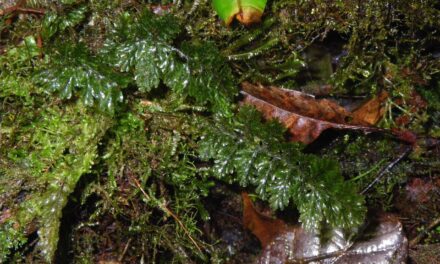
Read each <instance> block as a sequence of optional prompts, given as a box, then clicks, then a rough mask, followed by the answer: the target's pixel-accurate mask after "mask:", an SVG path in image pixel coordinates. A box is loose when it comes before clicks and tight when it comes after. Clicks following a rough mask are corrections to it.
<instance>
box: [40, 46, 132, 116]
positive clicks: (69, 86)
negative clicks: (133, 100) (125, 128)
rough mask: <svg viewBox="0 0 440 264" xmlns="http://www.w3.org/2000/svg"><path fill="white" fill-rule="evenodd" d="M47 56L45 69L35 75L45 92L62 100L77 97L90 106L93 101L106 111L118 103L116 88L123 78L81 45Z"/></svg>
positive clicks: (118, 89) (56, 50) (67, 47)
mask: <svg viewBox="0 0 440 264" xmlns="http://www.w3.org/2000/svg"><path fill="white" fill-rule="evenodd" d="M49 57H50V58H49V60H50V63H49V64H48V65H47V68H46V69H45V70H43V71H40V72H38V73H37V74H36V76H35V80H36V82H37V83H39V84H41V85H42V86H43V88H44V89H45V90H46V91H47V92H58V93H59V95H60V97H61V98H62V99H70V98H72V96H74V95H79V96H80V97H81V98H82V100H83V102H84V104H85V105H87V106H92V105H94V103H95V101H96V102H97V103H98V106H99V108H100V109H102V110H105V111H108V112H113V111H114V107H115V103H116V102H120V101H122V99H123V98H122V92H121V91H120V88H121V87H124V86H125V85H126V80H125V78H124V77H123V76H122V75H119V74H117V73H116V72H114V71H113V70H112V69H111V68H110V67H109V66H107V65H106V64H104V63H103V62H102V59H101V58H99V57H97V56H94V55H92V54H90V53H89V52H88V50H87V49H86V47H85V46H84V45H82V44H78V45H72V44H64V45H58V48H57V49H54V50H53V51H52V52H51V53H50V54H49Z"/></svg>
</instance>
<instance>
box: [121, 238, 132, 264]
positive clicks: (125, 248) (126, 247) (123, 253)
mask: <svg viewBox="0 0 440 264" xmlns="http://www.w3.org/2000/svg"><path fill="white" fill-rule="evenodd" d="M130 243H131V238H130V239H129V240H128V241H127V244H125V247H124V250H123V251H122V254H121V256H119V258H118V261H119V262H122V260H123V259H124V256H125V253H127V249H128V247H129V246H130Z"/></svg>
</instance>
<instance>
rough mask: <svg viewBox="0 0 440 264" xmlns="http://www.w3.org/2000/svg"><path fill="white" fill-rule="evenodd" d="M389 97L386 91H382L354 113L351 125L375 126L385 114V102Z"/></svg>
mask: <svg viewBox="0 0 440 264" xmlns="http://www.w3.org/2000/svg"><path fill="white" fill-rule="evenodd" d="M388 96H389V95H388V93H387V92H386V91H382V92H381V93H379V94H378V95H376V96H374V97H373V98H371V99H370V100H368V101H367V102H365V103H364V104H363V105H361V106H360V107H359V108H358V109H356V110H355V111H353V114H352V118H353V119H352V122H351V123H352V124H356V125H375V124H376V123H377V122H378V121H379V120H380V119H381V118H382V116H383V115H384V113H385V106H384V102H385V100H386V99H388Z"/></svg>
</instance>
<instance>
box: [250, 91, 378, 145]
mask: <svg viewBox="0 0 440 264" xmlns="http://www.w3.org/2000/svg"><path fill="white" fill-rule="evenodd" d="M242 94H243V95H244V100H243V103H244V104H250V105H253V106H255V107H256V108H257V109H258V110H259V111H260V112H262V113H263V115H264V117H265V118H266V119H272V118H277V119H278V120H279V121H280V122H281V123H283V124H284V125H285V126H286V127H287V129H288V131H289V133H290V135H291V140H292V141H297V142H302V143H305V144H309V143H311V142H313V141H314V140H315V139H316V138H317V137H319V135H321V133H322V132H323V131H324V130H326V129H329V128H333V129H350V130H360V131H363V132H374V131H378V129H377V128H374V127H370V126H364V125H360V124H366V123H367V122H365V121H362V119H361V117H359V118H358V119H357V120H356V124H352V123H349V120H350V119H352V113H350V112H348V111H347V110H345V108H343V107H342V106H340V105H338V104H337V103H335V102H333V101H330V100H327V99H315V98H314V97H313V96H310V95H307V94H304V93H301V92H298V91H292V90H286V89H280V88H277V87H274V86H268V87H264V86H262V85H254V84H251V83H248V82H244V83H242ZM361 108H362V107H361Z"/></svg>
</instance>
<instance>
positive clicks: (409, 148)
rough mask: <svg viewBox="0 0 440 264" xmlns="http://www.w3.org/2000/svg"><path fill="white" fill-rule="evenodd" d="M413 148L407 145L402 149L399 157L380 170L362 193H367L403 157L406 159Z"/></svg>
mask: <svg viewBox="0 0 440 264" xmlns="http://www.w3.org/2000/svg"><path fill="white" fill-rule="evenodd" d="M412 149H413V148H412V146H406V147H405V149H404V151H402V153H401V154H400V155H399V156H398V157H397V158H395V159H394V160H393V161H392V162H391V163H389V164H388V165H387V166H385V167H383V168H382V169H381V170H380V172H379V173H378V174H377V176H376V178H375V179H374V180H373V181H372V182H371V183H370V184H368V186H367V187H366V188H365V189H364V190H363V191H362V192H361V194H365V193H366V192H367V191H368V190H369V189H370V188H371V187H373V186H374V185H375V184H376V183H378V182H379V181H380V180H381V179H382V178H383V177H384V176H385V174H386V173H387V172H388V171H389V170H390V169H392V168H393V167H394V166H396V164H397V163H399V162H400V161H401V160H402V159H404V158H405V157H406V156H407V155H408V154H409V153H410V152H411V151H412Z"/></svg>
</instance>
